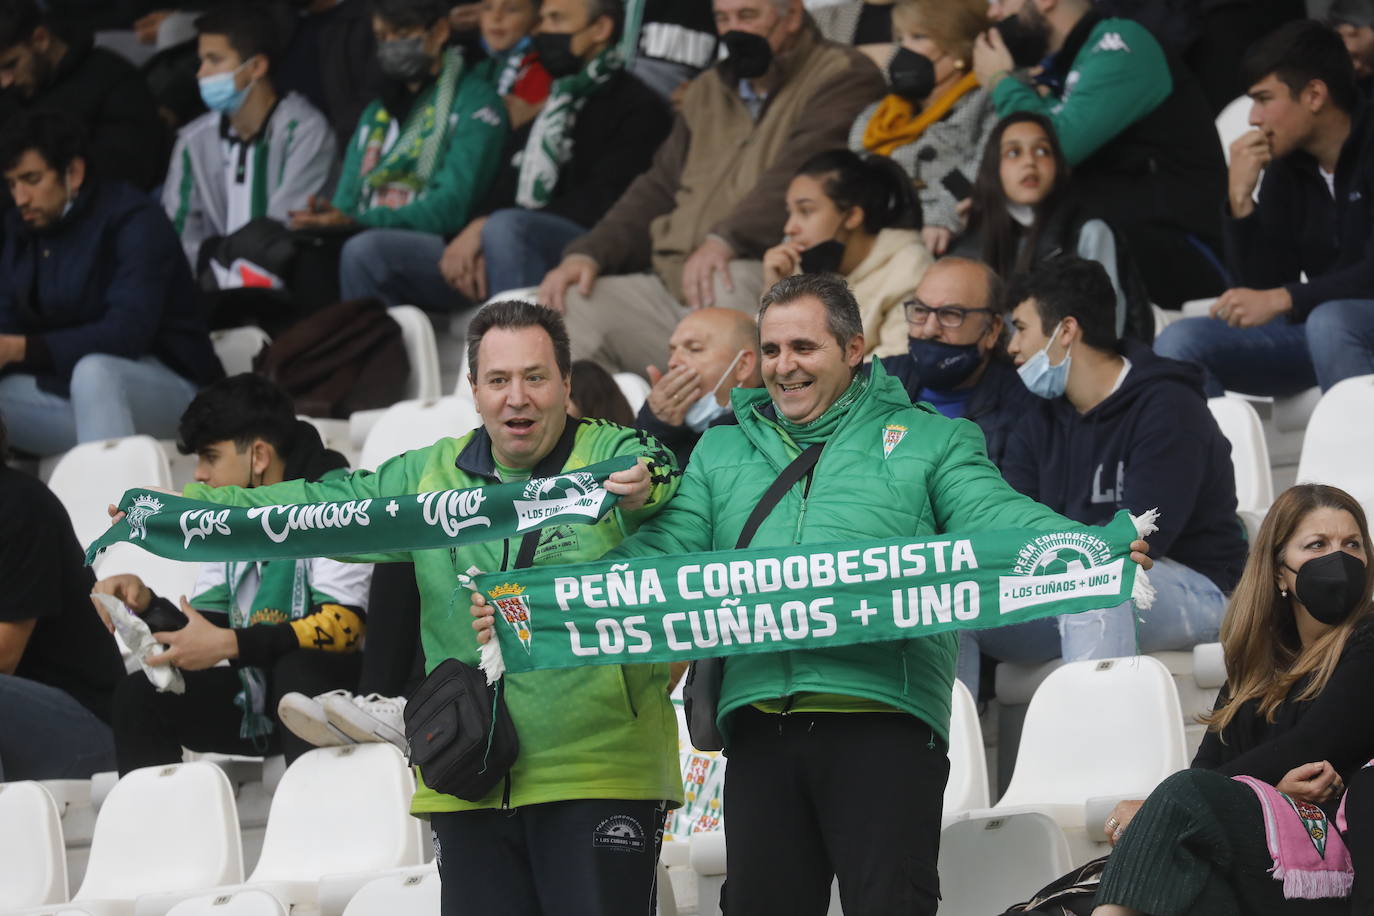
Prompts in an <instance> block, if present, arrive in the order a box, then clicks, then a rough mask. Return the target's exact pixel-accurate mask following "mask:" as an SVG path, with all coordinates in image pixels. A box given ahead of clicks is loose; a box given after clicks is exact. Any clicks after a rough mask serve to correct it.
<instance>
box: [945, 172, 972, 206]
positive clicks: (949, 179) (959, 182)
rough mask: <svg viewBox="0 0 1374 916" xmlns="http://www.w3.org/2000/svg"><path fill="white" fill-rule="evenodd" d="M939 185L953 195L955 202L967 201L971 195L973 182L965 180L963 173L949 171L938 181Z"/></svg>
mask: <svg viewBox="0 0 1374 916" xmlns="http://www.w3.org/2000/svg"><path fill="white" fill-rule="evenodd" d="M940 184H942V185H944V186H945V190H946V191H948V192H949V193H951V194H953V195H954V199H955V200H967V199H968V198H969V197H970V196H972V194H973V182H971V181H969V180H968V179H967V178H965V177H964V173H963V172H961V171H959V170H958V169H950V170H949V171H948V172H947V173H946V174H945V177H944V178H941V179H940Z"/></svg>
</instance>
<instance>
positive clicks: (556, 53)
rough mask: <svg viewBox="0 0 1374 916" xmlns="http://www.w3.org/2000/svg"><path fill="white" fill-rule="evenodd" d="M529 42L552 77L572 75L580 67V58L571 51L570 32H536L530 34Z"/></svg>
mask: <svg viewBox="0 0 1374 916" xmlns="http://www.w3.org/2000/svg"><path fill="white" fill-rule="evenodd" d="M530 44H532V45H533V46H534V50H535V51H536V52H538V54H539V62H540V63H541V64H543V65H544V69H545V70H547V71H549V76H551V77H553V78H554V79H559V78H561V77H564V76H572V75H573V74H574V73H576V72H577V71H579V70H581V69H582V58H580V57H578V56H577V55H576V54H574V53H573V52H572V35H571V34H570V33H566V32H565V33H557V32H536V33H535V34H533V35H531V36H530Z"/></svg>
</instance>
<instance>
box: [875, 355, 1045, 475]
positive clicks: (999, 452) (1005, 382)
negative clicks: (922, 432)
mask: <svg viewBox="0 0 1374 916" xmlns="http://www.w3.org/2000/svg"><path fill="white" fill-rule="evenodd" d="M883 371H885V372H886V373H887V374H888V375H892V376H896V378H897V380H898V381H899V382H901V383H902V384H903V385H905V386H906V393H907V396H908V397H910V398H911V403H913V404H915V403H916V402H917V401H920V400H922V398H921V392H922V390H924V389H925V385H924V384H923V383H922V382H921V377H920V375H919V374H918V373H917V371H916V363H915V361H914V360H912V358H911V357H910V356H907V355H905V354H898V355H896V356H887V357H884V358H883ZM1034 400H1036V397H1035V395H1033V394H1031V393H1030V392H1029V391H1027V390H1026V386H1025V385H1024V384H1022V382H1021V377H1020V376H1018V375H1017V374H1016V369H1015V367H1013V366H1012V365H1011V363H1009V362H1006V361H1005V360H1002V359H994V360H992V362H990V363H988V367H987V369H985V370H983V377H982V378H981V379H979V380H978V384H977V385H976V386H974V389H973V393H972V394H970V395H969V399H968V401H967V402H966V403H965V404H964V419H966V420H972V421H973V422H974V423H977V424H978V428H979V429H981V430H982V431H983V438H984V439H986V440H987V444H988V457H989V458H991V459H992V463H993V464H995V465H997V466H998V467H999V468H1000V467H1001V466H1002V458H1003V456H1004V455H1005V454H1006V451H1007V442H1008V440H1009V439H1010V438H1011V433H1012V430H1014V429H1015V428H1016V424H1018V423H1019V422H1021V417H1022V416H1024V415H1025V413H1026V410H1027V409H1028V408H1030V407H1031V406H1032V404H1031V402H1032V401H1034Z"/></svg>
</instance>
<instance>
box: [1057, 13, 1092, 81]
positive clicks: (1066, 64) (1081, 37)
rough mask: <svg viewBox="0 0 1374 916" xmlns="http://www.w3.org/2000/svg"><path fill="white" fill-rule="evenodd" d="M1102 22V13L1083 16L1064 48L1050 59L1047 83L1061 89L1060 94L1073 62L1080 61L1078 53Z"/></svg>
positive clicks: (1065, 42) (1069, 35)
mask: <svg viewBox="0 0 1374 916" xmlns="http://www.w3.org/2000/svg"><path fill="white" fill-rule="evenodd" d="M1101 21H1102V16H1101V14H1100V13H1098V12H1097V11H1095V10H1089V11H1088V12H1086V13H1084V14H1083V18H1082V19H1079V20H1078V22H1076V23H1074V27H1073V28H1072V29H1070V30H1069V34H1068V35H1067V36H1065V38H1064V46H1063V47H1061V48H1060V49H1059V50H1058V51H1056V52H1055V53H1054V55H1053V56H1051V57H1050V60H1049V64H1048V66H1046V68H1045V76H1044V81H1045V82H1047V83H1050V84H1052V85H1054V86H1057V87H1059V91H1060V92H1062V91H1063V87H1064V86H1065V85H1066V81H1067V80H1068V78H1069V71H1070V70H1072V69H1073V62H1074V61H1075V60H1077V59H1078V52H1079V51H1081V50H1082V49H1083V46H1084V45H1085V44H1087V43H1088V37H1089V36H1090V35H1092V31H1093V29H1095V28H1096V27H1097V24H1098V23H1099V22H1101Z"/></svg>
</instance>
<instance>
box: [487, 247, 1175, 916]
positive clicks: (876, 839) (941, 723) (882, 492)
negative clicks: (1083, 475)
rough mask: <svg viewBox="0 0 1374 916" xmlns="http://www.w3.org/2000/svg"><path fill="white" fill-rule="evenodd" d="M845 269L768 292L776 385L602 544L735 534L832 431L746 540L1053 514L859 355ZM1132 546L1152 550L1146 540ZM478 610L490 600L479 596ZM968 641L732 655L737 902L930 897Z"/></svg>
mask: <svg viewBox="0 0 1374 916" xmlns="http://www.w3.org/2000/svg"><path fill="white" fill-rule="evenodd" d="M862 328H863V325H862V320H861V318H860V316H859V309H858V305H857V304H856V303H855V301H854V297H853V295H852V294H851V293H850V291H849V289H848V287H847V286H846V285H845V283H844V280H843V278H841V277H837V276H835V275H832V274H804V275H800V276H796V277H789V278H787V279H784V280H783V281H781V282H780V283H778V284H777V285H776V286H774V287H773V288H772V289H771V290H769V291H768V292H767V293H766V294H765V295H764V297H763V301H762V304H761V306H760V309H759V352H760V354H761V360H762V370H763V380H764V385H765V386H766V387H765V388H764V389H736V390H735V391H734V393H733V396H732V399H733V404H734V410H735V415H736V417H737V418H738V421H739V423H738V425H737V426H717V427H712V428H711V429H709V430H707V431H706V434H705V435H704V436H702V438H701V441H700V442H699V443H698V445H697V448H696V450H695V451H694V452H693V453H692V460H691V462H690V463H689V464H688V466H687V471H686V473H685V475H684V477H683V481H682V487H681V489H680V490H679V491H678V494H677V496H676V497H675V498H674V500H673V502H672V504H671V505H670V506H669V507H668V508H667V509H665V510H664V511H663V512H661V513H659V514H658V515H657V516H656V517H655V518H654V519H653V520H652V521H650V522H649V523H647V524H645V525H644V526H643V527H641V528H640V529H639V531H638V532H637V533H636V534H635V535H634V536H633V537H630V538H628V539H626V540H625V541H624V542H623V543H622V544H621V545H620V546H619V547H617V548H616V549H614V550H612V551H610V552H609V553H607V554H606V558H607V559H611V558H615V559H620V558H625V557H639V556H648V555H655V554H684V553H693V552H697V551H706V550H729V549H731V548H733V547H734V546H735V543H736V540H737V539H738V537H739V534H740V531H741V529H742V528H743V527H744V523H745V521H746V519H747V518H748V517H749V515H750V513H751V512H752V511H753V509H754V506H755V505H756V504H757V503H758V501H759V499H760V497H762V495H763V493H764V491H765V490H767V489H768V487H769V485H770V484H771V483H772V482H773V480H774V479H776V478H777V477H778V475H779V474H780V473H781V472H782V470H783V469H784V468H785V467H787V465H788V464H789V463H790V462H791V461H792V460H793V459H794V458H795V457H796V456H797V455H798V454H799V453H801V451H802V450H803V449H805V448H807V447H808V446H810V445H811V444H813V443H817V442H822V443H824V448H823V449H822V451H821V453H820V458H819V460H818V461H817V463H816V465H815V467H814V468H813V469H812V472H811V473H810V474H808V475H807V476H806V477H804V478H803V479H802V480H800V481H799V482H798V483H797V484H796V485H795V486H794V487H793V488H792V490H791V491H790V492H788V493H787V494H786V495H785V496H784V497H783V499H782V501H781V502H779V503H778V504H777V505H776V506H775V507H774V508H773V510H772V512H770V513H769V515H768V516H767V518H766V519H764V521H763V523H762V525H761V526H760V527H759V529H758V531H757V533H756V534H755V536H754V538H753V541H752V543H751V546H753V547H766V546H781V545H792V544H819V543H833V542H836V541H846V540H853V539H855V538H890V537H911V536H917V537H919V536H923V535H938V534H941V533H944V532H950V531H957V532H969V531H975V530H986V529H997V528H1018V527H1019V528H1037V527H1043V528H1047V529H1060V528H1064V527H1075V523H1074V522H1072V521H1070V520H1069V519H1066V518H1064V517H1063V516H1061V515H1058V514H1057V513H1055V512H1052V511H1050V510H1049V509H1046V508H1045V507H1044V506H1042V505H1040V504H1039V503H1036V502H1034V501H1032V500H1030V499H1028V498H1027V497H1025V496H1022V495H1020V494H1019V493H1017V492H1016V491H1015V490H1013V489H1012V488H1011V487H1009V486H1008V485H1007V484H1006V483H1004V482H1003V480H1002V477H1001V475H1000V474H999V473H998V471H997V468H996V467H994V466H993V464H992V462H990V461H989V460H988V458H987V455H986V453H985V451H984V447H983V436H982V433H980V432H979V430H978V427H977V426H976V425H975V424H973V423H972V422H971V421H968V420H950V419H947V418H945V417H943V416H941V415H940V414H939V413H937V412H936V411H935V410H934V409H933V408H931V407H930V406H929V405H926V404H918V405H915V406H913V405H912V403H911V400H910V398H908V397H907V394H906V390H905V388H903V387H902V385H901V384H900V383H898V382H897V381H896V380H895V379H893V378H891V377H890V376H888V375H886V374H885V373H884V372H883V369H882V366H881V365H880V364H878V363H876V362H875V363H874V364H873V365H872V367H871V369H870V370H869V371H868V373H865V372H863V371H862V370H861V369H860V363H861V361H862V359H863V353H864V339H863V331H862ZM1133 549H1135V550H1138V551H1142V552H1140V553H1138V554H1135V555H1134V556H1135V557H1136V559H1137V560H1138V561H1139V562H1142V563H1145V564H1146V565H1148V562H1149V561H1148V559H1147V558H1146V557H1145V555H1144V553H1143V551H1145V550H1147V549H1148V548H1147V547H1146V545H1145V544H1144V543H1141V542H1137V543H1136V544H1135V545H1133ZM474 614H475V615H477V617H478V619H477V620H476V621H475V622H474V626H475V627H476V628H477V629H478V630H479V638H480V639H486V638H488V635H489V634H488V633H486V632H484V631H486V630H487V629H488V627H489V624H490V621H491V617H490V616H488V615H487V614H486V607H485V606H484V605H480V604H479V602H477V601H474ZM956 650H957V640H956V639H955V638H954V635H953V634H950V633H946V634H940V635H937V636H929V637H922V638H915V639H906V640H901V641H899V642H886V643H872V644H868V645H859V646H848V647H844V648H836V649H818V650H808V651H793V652H773V653H762V654H756V655H739V656H735V657H732V658H730V659H729V661H728V662H727V663H726V665H725V675H724V680H723V682H722V685H721V696H720V706H719V720H718V721H719V724H720V725H721V729H722V732H723V733H724V734H725V735H726V753H727V754H728V755H729V760H730V765H729V767H728V768H727V770H726V777H725V779H726V782H725V809H726V811H727V816H728V825H729V826H728V830H727V833H726V836H727V840H726V842H727V861H728V862H729V871H728V874H727V880H726V885H725V886H726V890H725V899H724V903H725V908H726V911H727V912H729V913H732V914H733V913H747V914H751V916H752V914H770V913H778V914H782V913H786V914H789V916H791V914H798V916H811V914H815V916H820V914H823V913H825V912H826V908H827V905H828V903H829V897H830V884H831V879H832V877H833V876H836V875H838V877H839V883H840V898H841V901H842V903H843V905H844V911H845V913H846V914H847V916H890V914H898V913H900V914H904V916H905V914H933V913H935V909H936V905H937V901H938V894H939V881H938V878H937V875H936V868H935V865H936V858H937V853H938V849H939V839H940V809H941V801H942V797H943V794H944V786H945V781H946V778H947V777H948V774H949V760H948V757H947V754H946V752H947V741H948V736H949V716H950V697H951V692H952V688H953V682H954V661H955V656H956Z"/></svg>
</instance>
